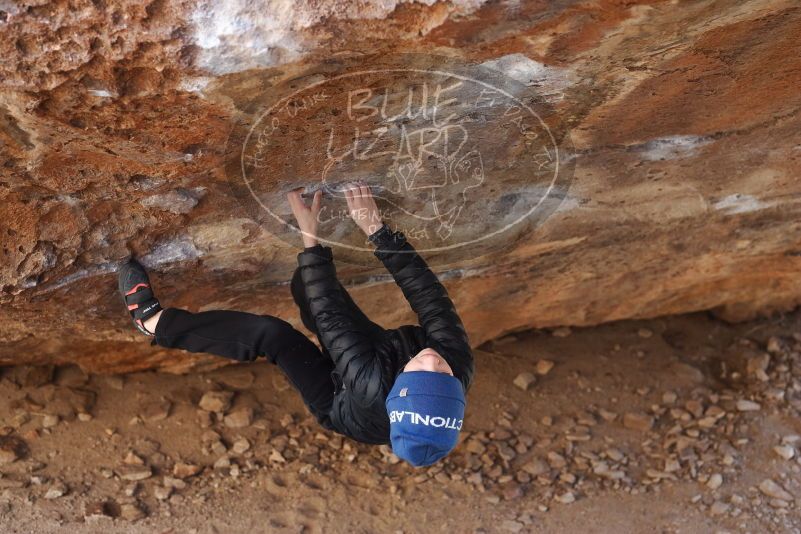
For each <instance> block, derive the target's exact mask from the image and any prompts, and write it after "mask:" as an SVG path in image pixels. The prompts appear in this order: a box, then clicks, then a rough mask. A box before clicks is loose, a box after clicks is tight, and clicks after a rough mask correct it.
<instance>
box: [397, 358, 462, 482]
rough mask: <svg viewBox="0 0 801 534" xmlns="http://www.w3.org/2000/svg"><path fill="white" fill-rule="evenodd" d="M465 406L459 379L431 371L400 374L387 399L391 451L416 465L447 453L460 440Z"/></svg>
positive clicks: (434, 459) (429, 462)
mask: <svg viewBox="0 0 801 534" xmlns="http://www.w3.org/2000/svg"><path fill="white" fill-rule="evenodd" d="M464 406H465V399H464V390H463V389H462V383H461V382H460V381H459V380H458V379H457V378H454V377H452V376H450V375H446V374H445V373H434V372H431V371H408V372H403V373H401V374H399V375H398V378H397V379H395V385H394V386H392V391H390V392H389V395H387V401H386V407H387V414H388V415H389V439H390V441H391V442H392V452H394V453H395V454H396V455H397V456H399V457H400V458H402V459H404V460H406V461H407V462H409V463H410V464H412V465H413V466H415V467H422V466H424V465H431V464H433V463H434V462H436V461H438V460H439V459H441V458H443V457H445V456H447V454H448V453H449V452H451V451H452V450H453V448H454V447H456V444H457V443H458V442H459V431H460V430H461V429H462V420H463V419H464Z"/></svg>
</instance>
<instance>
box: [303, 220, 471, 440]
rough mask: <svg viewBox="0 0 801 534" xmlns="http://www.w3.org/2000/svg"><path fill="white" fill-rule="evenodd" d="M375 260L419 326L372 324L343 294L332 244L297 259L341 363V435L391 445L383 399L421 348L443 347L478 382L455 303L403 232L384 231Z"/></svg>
mask: <svg viewBox="0 0 801 534" xmlns="http://www.w3.org/2000/svg"><path fill="white" fill-rule="evenodd" d="M370 241H372V242H373V243H374V244H375V245H376V247H377V248H376V251H375V255H376V257H378V259H379V260H381V261H382V262H383V264H384V266H385V267H386V268H387V270H388V271H389V272H390V274H392V276H393V277H394V279H395V282H396V283H397V284H398V286H400V288H401V291H402V292H403V295H404V296H405V297H406V300H407V301H408V302H409V304H410V305H411V307H412V310H414V312H415V313H416V314H417V317H418V320H419V322H420V326H415V325H409V326H402V327H400V328H398V329H395V330H386V329H383V328H381V327H378V326H377V325H375V324H374V323H371V322H369V320H367V319H366V318H365V317H364V316H363V315H361V313H360V312H358V310H357V311H356V313H354V308H353V306H352V304H351V302H350V299H349V298H348V296H347V295H346V294H344V293H343V291H344V290H343V289H342V288H341V286H340V284H339V281H338V280H337V277H336V268H335V267H334V262H333V255H332V253H331V249H330V248H328V247H319V246H318V247H315V249H316V250H307V251H304V252H303V253H301V254H299V255H298V263H299V265H300V271H301V277H302V280H303V285H304V288H305V291H306V296H307V298H308V302H309V309H310V311H311V315H312V319H313V320H314V323H315V325H316V327H317V333H318V336H319V338H320V341H321V343H322V344H323V346H324V347H325V348H326V349H327V351H328V353H329V354H330V356H331V358H332V359H333V361H334V372H333V378H334V383H335V384H336V393H335V396H334V402H333V406H332V408H331V413H330V418H331V426H333V429H334V430H336V431H337V432H340V433H342V434H344V435H346V436H349V437H351V438H353V439H355V440H357V441H362V442H365V443H374V444H380V443H389V417H388V416H387V411H386V407H385V406H384V402H385V400H386V398H387V395H388V394H389V391H390V390H391V389H392V385H393V383H394V382H395V378H396V377H397V376H398V374H399V373H400V372H401V371H402V370H403V367H404V366H405V365H406V363H408V361H409V360H410V359H411V358H412V357H414V355H416V354H417V353H418V352H420V350H422V349H424V348H426V347H430V348H433V349H434V350H436V351H437V352H438V353H439V354H440V355H441V356H442V357H443V358H445V360H446V361H447V362H448V364H449V365H450V366H451V369H452V370H453V374H454V376H455V377H456V378H458V379H459V380H461V382H462V386H463V387H464V389H465V392H466V391H467V389H468V388H469V387H470V383H471V381H472V378H473V355H472V352H471V350H470V345H469V343H468V340H467V334H466V333H465V329H464V326H463V325H462V321H461V319H459V316H458V315H457V314H456V310H455V309H454V306H453V302H451V299H450V298H449V297H448V293H447V291H446V290H445V288H444V287H443V286H442V284H441V283H440V282H439V280H438V279H437V277H436V276H435V275H434V273H432V272H431V270H430V269H429V268H428V265H426V262H425V261H423V259H422V258H421V257H420V256H419V255H418V254H417V252H415V250H414V249H413V248H412V246H411V245H410V244H409V243H407V242H406V238H405V236H404V235H403V234H402V233H401V232H392V231H391V230H390V229H389V227H388V226H386V225H385V226H383V227H382V228H381V229H380V230H379V231H378V232H376V233H375V234H373V235H371V236H370Z"/></svg>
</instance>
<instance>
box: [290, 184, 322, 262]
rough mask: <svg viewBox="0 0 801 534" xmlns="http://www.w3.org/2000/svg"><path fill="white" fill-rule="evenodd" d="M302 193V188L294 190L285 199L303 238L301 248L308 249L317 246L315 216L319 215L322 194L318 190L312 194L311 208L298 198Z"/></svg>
mask: <svg viewBox="0 0 801 534" xmlns="http://www.w3.org/2000/svg"><path fill="white" fill-rule="evenodd" d="M302 192H303V188H302V187H301V188H298V189H295V190H294V191H290V192H289V193H288V194H287V196H286V198H287V200H288V201H289V206H290V207H291V208H292V213H293V214H294V215H295V220H297V221H298V228H300V232H301V235H302V236H303V246H304V247H306V248H308V247H313V246H315V245H317V226H318V220H317V216H318V215H319V214H320V205H321V204H322V200H323V192H322V191H320V190H318V191H317V192H315V193H314V198H313V199H312V203H311V207H309V206H306V201H304V200H303V198H302V197H301V196H300V194H301V193H302Z"/></svg>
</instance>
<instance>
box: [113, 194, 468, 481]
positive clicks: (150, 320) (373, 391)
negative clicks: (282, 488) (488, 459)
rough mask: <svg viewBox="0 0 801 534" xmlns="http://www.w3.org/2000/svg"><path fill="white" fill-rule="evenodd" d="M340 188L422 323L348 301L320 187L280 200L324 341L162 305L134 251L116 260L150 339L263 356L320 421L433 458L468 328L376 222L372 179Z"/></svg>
mask: <svg viewBox="0 0 801 534" xmlns="http://www.w3.org/2000/svg"><path fill="white" fill-rule="evenodd" d="M344 195H345V199H346V202H347V205H348V213H349V214H350V215H351V218H352V219H353V220H354V222H355V223H356V224H357V226H358V227H359V228H360V229H361V230H362V231H363V232H364V233H365V234H366V235H367V236H368V240H369V241H370V242H371V243H372V244H373V245H375V247H376V250H375V255H376V257H377V258H378V259H379V260H380V261H381V262H382V263H383V264H384V266H385V267H386V268H387V270H388V271H389V272H390V274H391V275H392V276H393V278H394V279H395V282H396V283H397V284H398V286H400V289H401V291H402V292H403V295H404V296H405V297H406V299H407V301H408V302H409V304H410V305H411V308H412V310H413V311H414V312H415V313H416V314H417V317H418V320H419V323H420V324H419V326H418V325H407V326H401V327H400V328H397V329H384V328H382V327H381V326H379V325H377V324H376V323H374V322H372V321H370V319H368V318H367V317H366V316H365V315H364V313H363V312H362V311H361V310H360V309H359V307H358V306H357V305H356V304H355V303H354V302H353V300H352V299H351V298H350V296H349V295H348V292H347V291H346V290H345V288H344V287H343V286H342V285H341V284H340V283H339V281H338V280H337V276H336V269H335V267H334V261H333V254H332V251H331V248H329V247H324V246H322V245H320V244H319V242H318V238H317V229H318V215H319V213H320V208H321V204H322V194H321V192H320V191H317V192H316V193H315V195H314V197H313V199H312V202H311V205H310V206H308V205H307V204H306V202H305V201H304V199H303V198H302V197H301V190H295V191H293V192H291V193H289V194H288V196H287V198H288V201H289V204H290V207H291V209H292V212H293V214H294V216H295V219H296V220H297V223H298V228H299V230H300V232H301V234H302V236H303V244H304V250H303V252H301V253H300V254H298V268H297V269H296V270H295V273H294V275H293V277H292V282H291V285H290V288H291V292H292V296H293V298H294V300H295V303H296V304H297V306H298V308H299V309H300V317H301V320H302V321H303V324H304V325H305V326H306V328H308V329H309V330H310V331H311V332H313V333H314V334H315V335H316V336H317V339H318V341H319V343H320V345H321V347H322V350H321V349H318V348H317V346H316V345H315V344H314V343H313V342H312V341H310V340H309V339H308V338H307V337H306V336H305V335H303V334H302V333H301V332H299V331H297V330H296V329H294V328H293V327H292V326H291V325H290V324H289V323H287V322H286V321H283V320H281V319H279V318H277V317H272V316H269V315H255V314H251V313H246V312H240V311H223V310H218V311H205V312H200V313H191V312H188V311H186V310H180V309H177V308H164V309H162V307H161V305H160V303H159V301H158V299H156V296H155V294H154V292H153V288H152V286H151V284H150V281H149V279H148V275H147V272H146V271H145V269H144V267H142V265H140V264H139V263H138V262H136V261H135V260H130V261H129V262H128V263H126V264H125V265H123V267H122V268H121V269H120V271H119V290H120V292H121V293H122V296H123V299H124V301H125V304H126V306H127V307H128V310H129V313H130V315H131V317H132V319H133V321H134V324H135V325H136V327H137V328H138V329H139V330H140V331H141V332H142V333H143V334H146V335H148V336H153V338H154V339H153V342H152V344H154V345H160V346H162V347H168V348H179V349H183V350H186V351H189V352H203V353H210V354H215V355H218V356H222V357H226V358H230V359H233V360H237V361H253V360H255V359H256V358H257V357H259V356H264V357H266V358H267V359H268V360H269V361H270V362H272V363H274V364H277V365H278V366H279V367H280V368H281V369H282V370H283V372H284V373H285V374H286V376H287V377H288V379H289V381H290V382H291V383H292V385H293V386H294V387H295V388H296V389H297V390H298V391H299V393H300V394H301V396H302V398H303V401H304V403H305V404H306V406H307V407H308V409H309V411H310V412H311V413H312V414H313V415H314V416H315V417H316V418H317V420H318V421H319V423H320V424H321V425H322V426H323V427H325V428H326V429H329V430H333V431H335V432H338V433H340V434H343V435H345V436H347V437H350V438H352V439H354V440H356V441H361V442H364V443H370V444H386V443H390V444H391V447H392V451H393V452H394V453H395V454H396V455H397V456H398V457H400V458H402V459H403V460H405V461H407V462H409V463H410V464H412V465H413V466H416V467H420V466H426V465H431V464H433V463H435V462H437V461H438V460H440V459H441V458H443V457H445V456H446V455H447V454H448V453H449V452H450V451H451V450H453V448H454V447H455V446H456V445H457V443H458V439H459V431H460V430H461V427H462V421H463V419H464V411H465V393H466V391H467V389H468V388H469V386H470V383H471V381H472V377H473V370H474V367H473V357H472V352H471V350H470V346H469V344H468V339H467V334H466V333H465V329H464V326H463V325H462V322H461V320H460V319H459V316H458V315H457V313H456V310H455V308H454V305H453V302H451V300H450V298H449V297H448V294H447V292H446V290H445V288H444V287H443V286H442V284H441V283H440V282H439V280H438V279H437V277H436V276H435V275H434V273H433V272H431V270H430V269H429V268H428V266H427V265H426V263H425V261H424V260H423V259H422V258H421V257H420V256H419V255H418V254H417V252H416V251H415V250H414V248H412V246H411V245H410V244H409V243H408V242H407V241H406V238H405V236H404V235H403V233H401V232H395V231H392V230H391V229H390V227H389V226H388V225H387V224H384V223H383V222H382V221H381V219H380V216H379V211H378V208H377V206H376V202H375V199H374V198H373V195H372V192H371V191H370V188H369V186H366V185H363V184H351V185H349V186H348V187H347V188H346V189H345V191H344Z"/></svg>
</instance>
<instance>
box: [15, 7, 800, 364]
mask: <svg viewBox="0 0 801 534" xmlns="http://www.w3.org/2000/svg"><path fill="white" fill-rule="evenodd" d="M73 4H74V3H69V4H68V3H67V2H56V1H54V2H36V3H33V2H31V3H13V4H10V3H5V4H4V3H0V53H2V57H3V61H2V63H0V84H2V85H0V151H2V152H1V154H2V167H0V200H2V202H0V244H2V247H1V249H0V250H1V251H2V252H1V254H2V262H1V263H0V363H3V364H13V363H54V362H55V363H63V362H77V363H78V364H80V365H82V366H83V367H85V368H87V369H91V370H96V371H127V370H134V369H143V368H148V367H162V368H167V369H169V370H173V371H186V370H192V369H198V368H201V367H205V366H209V365H216V364H217V363H219V362H218V361H217V360H215V359H213V358H211V357H198V356H189V355H182V354H178V353H175V352H167V351H162V350H159V349H157V348H155V347H151V346H149V345H148V344H147V342H145V341H143V340H142V338H141V337H139V336H138V335H137V334H136V333H135V332H134V330H133V328H131V325H130V324H129V321H128V319H127V317H126V314H125V312H124V310H123V308H122V306H121V303H120V299H119V297H118V295H117V294H116V293H115V278H114V270H115V269H116V266H117V265H118V264H119V262H120V261H122V260H124V259H125V258H126V257H127V256H128V255H130V254H135V255H137V256H139V257H142V258H143V261H144V262H145V263H147V264H148V265H149V266H150V267H151V268H152V269H153V271H154V284H155V285H156V287H157V290H158V295H159V297H160V298H161V299H162V301H163V302H164V303H165V304H166V305H170V306H181V307H187V308H189V309H191V310H202V309H214V308H229V309H242V310H246V311H252V312H256V313H269V314H273V315H277V316H280V317H282V318H285V319H287V320H290V321H292V322H293V323H294V324H299V321H298V320H297V316H296V313H295V311H294V309H293V303H292V301H291V298H290V296H289V290H288V286H287V285H286V281H287V280H288V279H289V277H290V276H291V273H292V269H293V266H294V263H295V254H296V253H297V251H298V245H297V243H294V242H293V241H292V240H291V239H283V238H282V236H276V235H275V233H274V232H271V231H268V230H269V228H268V227H267V225H264V224H260V222H262V221H258V220H257V219H258V217H254V214H253V212H252V211H251V210H249V209H248V206H246V205H244V204H246V202H245V203H243V201H242V198H241V197H239V196H237V195H236V194H234V191H235V189H236V187H234V188H232V180H233V179H234V175H235V173H233V174H232V173H231V172H230V163H231V161H232V157H234V156H236V152H237V150H238V149H241V148H242V146H241V145H237V142H238V141H240V139H239V138H238V137H237V135H238V134H237V125H240V126H242V125H243V124H244V125H246V126H247V125H249V124H250V123H248V121H249V120H253V119H254V117H256V116H257V112H258V109H261V108H259V106H262V105H264V104H265V102H264V101H262V98H263V97H264V98H267V99H270V98H272V97H273V96H275V95H276V94H277V93H278V92H280V91H283V90H285V89H287V88H289V87H291V86H292V83H293V81H295V80H303V81H304V82H308V83H312V82H314V81H316V80H320V79H324V78H325V77H326V76H331V73H332V71H335V70H336V68H337V65H339V62H349V64H353V62H354V61H356V62H358V61H359V58H362V59H363V63H364V67H365V68H366V69H369V68H371V66H374V65H377V64H379V63H381V64H383V63H382V62H383V61H384V58H388V57H394V56H396V55H397V54H418V55H431V54H436V55H439V56H445V57H448V58H450V61H453V62H456V63H459V64H461V65H465V66H467V68H473V67H475V68H491V69H494V71H496V72H499V73H501V74H502V75H503V76H505V77H506V78H507V79H510V80H512V81H513V82H514V83H517V84H519V87H526V88H527V90H530V91H531V92H532V94H536V95H538V97H539V98H540V101H541V103H542V104H543V105H544V106H545V107H546V108H547V113H546V114H545V115H544V120H545V123H547V126H548V128H550V131H551V132H553V134H554V137H555V139H556V141H557V144H559V145H560V146H567V145H568V143H569V147H570V150H569V151H568V152H567V153H566V154H567V155H568V156H569V158H568V160H567V161H568V163H569V167H570V171H571V175H570V176H569V178H570V180H569V183H567V182H566V183H564V184H562V186H563V188H562V189H561V190H560V191H559V194H558V201H559V202H558V205H554V206H553V208H554V209H552V210H551V212H550V213H549V217H548V218H547V219H544V220H543V221H539V222H538V224H537V225H535V226H534V227H533V228H528V229H527V231H525V232H518V233H517V234H515V235H514V236H513V237H510V238H508V239H506V240H504V241H502V242H501V243H500V244H501V245H502V246H496V247H495V248H493V249H492V250H489V249H488V250H482V251H481V253H485V252H487V253H485V254H484V255H480V254H479V253H475V254H466V255H464V254H462V255H460V256H458V258H456V259H457V260H458V261H450V262H449V261H447V260H448V258H447V257H443V258H439V259H436V258H437V255H436V254H435V253H432V257H434V258H435V264H436V270H437V271H438V272H439V273H440V274H441V275H442V276H443V279H444V280H445V283H446V285H447V287H448V289H449V291H450V293H451V295H452V297H453V298H454V300H455V301H456V304H457V307H458V308H459V310H460V311H461V314H462V316H463V318H464V321H465V323H466V326H467V328H468V331H469V333H470V335H471V339H472V341H473V342H474V343H475V344H479V343H481V342H483V341H485V340H487V339H490V338H493V337H495V336H497V335H500V334H502V333H504V332H508V331H512V330H516V329H522V328H526V327H547V326H555V325H590V324H597V323H600V322H604V321H611V320H617V319H623V318H642V317H653V316H657V315H662V314H672V313H680V312H687V311H694V310H704V309H715V310H717V311H718V312H719V313H720V314H722V315H723V316H724V317H727V318H732V319H738V318H744V317H748V316H750V315H752V314H754V313H757V312H760V311H770V310H775V309H786V308H790V307H793V306H795V305H797V304H798V303H799V301H800V300H801V276H799V274H801V233H800V232H799V231H800V230H801V181H799V175H801V115H800V111H799V110H801V91H800V90H799V87H801V42H799V40H798V36H799V35H801V8H799V7H798V6H797V3H796V2H793V1H789V0H787V1H779V0H754V1H745V2H714V1H693V2H682V3H681V4H674V3H672V2H659V1H650V2H649V1H640V2H618V1H613V0H601V1H592V2H589V1H587V2H582V1H570V2H555V3H552V2H534V1H532V2H526V1H523V2H503V3H496V2H491V3H487V4H483V3H482V2H481V1H478V0H476V1H467V2H452V3H441V2H435V1H424V2H373V3H370V2H367V3H363V2H360V3H356V2H352V3H351V2H344V1H337V0H329V1H323V2H299V3H298V2H289V1H286V2H285V1H282V0H275V1H268V2H264V3H263V5H259V6H255V5H254V4H253V3H251V2H244V1H234V2H226V3H215V2H197V1H178V0H175V1H171V0H156V1H153V2H141V3H140V2H126V3H120V2H114V1H110V2H85V3H79V4H80V6H81V7H80V8H78V9H76V8H75V6H74V5H73ZM357 4H358V5H357ZM223 6H224V7H223ZM332 65H333V66H332ZM243 117H244V119H243ZM345 120H346V119H345V115H340V116H337V115H336V114H333V115H332V117H331V118H327V119H326V121H327V122H325V123H324V124H333V125H334V126H337V125H341V124H342V121H345ZM321 124H323V123H321ZM498 132H501V130H498V131H495V132H491V135H487V136H486V139H485V141H486V144H485V147H493V145H492V142H493V140H495V141H497V139H499V138H498V137H497V134H498ZM300 133H302V134H303V135H301V136H299V138H298V139H297V140H296V143H300V145H298V144H292V143H290V142H289V141H287V143H286V146H285V151H284V152H280V153H278V152H274V153H272V154H270V155H268V158H267V161H268V163H270V164H275V163H276V162H277V161H279V158H283V159H280V161H282V162H284V163H282V165H289V166H290V167H292V168H297V169H299V170H298V173H299V179H301V178H302V180H301V181H304V184H305V185H308V183H307V182H306V181H305V180H308V176H305V175H304V176H300V175H301V174H303V173H304V172H305V171H307V170H308V165H305V164H306V163H308V162H310V161H311V160H309V159H307V158H309V155H308V154H307V153H305V152H303V151H302V150H298V152H297V156H296V157H288V154H289V156H292V150H293V148H294V147H297V146H305V145H303V143H306V144H307V145H308V144H309V143H311V144H312V145H313V146H321V147H322V146H324V145H325V142H326V140H327V137H325V135H324V134H325V132H324V131H323V130H320V131H317V130H309V131H305V132H300ZM298 134H299V132H298V131H295V132H293V135H296V136H297V135H298ZM305 136H308V137H307V138H306V139H305V140H304V139H303V138H304V137H305ZM454 138H455V137H454ZM286 139H293V138H291V137H287V138H286ZM497 144H498V147H502V146H503V147H505V146H506V145H505V144H503V143H497ZM510 146H511V145H510ZM521 146H522V145H521ZM499 150H500V148H493V149H492V151H491V153H485V154H482V158H483V159H482V160H481V161H483V163H484V164H486V166H485V170H486V171H487V174H486V176H485V179H486V180H487V182H486V184H485V185H489V184H490V182H489V180H491V179H492V176H493V175H492V173H491V172H490V170H491V169H490V166H489V164H487V162H488V161H489V159H488V157H490V156H491V157H493V158H494V159H493V160H492V161H493V163H492V169H503V168H504V162H505V159H504V158H507V157H508V158H509V159H510V160H511V158H513V157H516V156H515V153H513V151H512V150H510V151H509V155H508V156H507V155H505V154H503V155H501V156H499ZM287 151H289V152H287ZM523 152H525V150H523ZM518 155H519V153H518ZM234 159H235V158H234ZM472 161H473V163H472V164H471V165H472V167H468V166H465V167H463V168H462V171H464V169H467V168H470V169H475V168H476V167H475V165H476V164H475V161H476V160H472ZM509 167H510V168H511V164H510V165H509ZM276 168H278V166H277V165H276ZM282 168H283V167H282ZM349 168H350V169H351V170H352V169H355V167H349ZM383 170H384V169H383V168H381V167H380V165H378V164H375V166H374V167H370V165H367V168H360V170H359V172H368V173H369V172H371V171H375V172H383ZM354 172H355V171H354ZM450 172H456V171H454V170H453V168H452V169H450ZM460 172H461V171H460ZM504 172H505V171H504ZM404 176H405V175H404ZM463 176H464V175H463ZM503 176H505V178H504V180H506V181H501V182H499V183H500V184H502V187H503V188H506V189H510V190H522V189H525V188H526V187H527V185H530V184H529V183H528V182H527V180H529V179H530V178H528V177H527V175H526V174H525V173H515V172H507V173H506V174H504V175H503ZM265 180H266V181H265V182H263V183H264V184H266V189H265V191H264V194H265V195H266V196H269V195H273V197H274V198H276V197H278V198H280V194H281V193H282V192H283V191H285V190H287V189H288V188H289V187H290V185H291V184H290V180H289V179H288V178H287V177H286V176H283V175H282V176H279V175H277V174H276V175H275V178H274V180H273V181H272V182H271V181H270V177H269V176H267V177H266V178H265ZM240 186H241V184H240ZM487 191H489V190H487ZM497 193H498V192H497V191H495V192H494V193H493V194H497ZM487 194H489V193H487ZM329 201H330V202H332V203H333V202H335V201H336V200H335V199H330V200H329ZM466 206H467V207H466V208H465V209H466V210H467V211H465V213H469V212H470V210H471V209H473V210H474V211H475V210H476V209H478V208H480V207H481V206H482V204H480V201H479V200H477V199H475V198H474V199H472V200H469V201H468V203H467V204H466ZM510 209H512V208H510ZM498 216H500V215H498ZM492 220H494V219H492V218H491V217H490V218H484V219H482V218H480V217H476V216H475V213H473V216H472V218H467V219H462V220H461V222H460V225H459V231H461V232H466V233H467V234H470V233H471V232H472V233H482V232H485V231H486V229H485V228H484V226H482V225H485V226H486V225H487V224H489V223H491V222H492ZM488 221H489V222H488ZM343 224H344V223H343ZM343 229H346V227H345V226H341V227H339V229H338V230H337V231H339V232H340V233H342V232H344V230H343ZM457 233H458V231H457ZM336 253H337V254H339V253H338V252H336ZM453 259H454V258H451V260H453ZM340 274H341V275H342V277H343V278H344V279H345V280H347V281H348V282H349V283H348V286H349V288H350V289H351V291H352V294H353V295H354V298H355V299H356V300H357V301H358V302H359V303H360V304H361V305H362V306H363V308H364V309H365V311H366V312H367V313H368V314H369V315H370V316H371V317H373V318H375V319H376V320H377V321H378V322H381V323H382V324H384V325H386V326H395V325H398V324H403V323H404V322H408V321H412V320H413V316H412V314H411V312H410V310H409V309H408V307H407V306H406V305H404V304H402V300H401V298H400V293H399V291H398V290H397V289H396V288H395V287H394V285H393V284H392V282H391V280H388V279H387V278H386V277H384V276H381V275H382V272H381V270H380V269H379V268H378V264H377V262H375V263H371V264H370V263H367V264H365V262H356V263H355V264H345V263H343V264H342V265H341V266H340Z"/></svg>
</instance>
